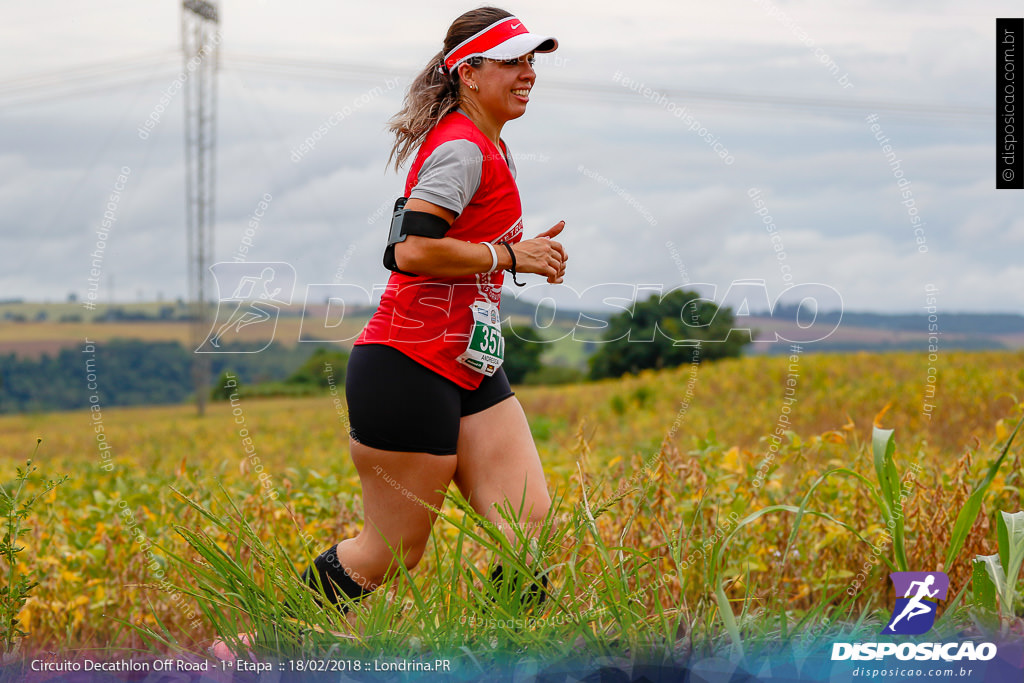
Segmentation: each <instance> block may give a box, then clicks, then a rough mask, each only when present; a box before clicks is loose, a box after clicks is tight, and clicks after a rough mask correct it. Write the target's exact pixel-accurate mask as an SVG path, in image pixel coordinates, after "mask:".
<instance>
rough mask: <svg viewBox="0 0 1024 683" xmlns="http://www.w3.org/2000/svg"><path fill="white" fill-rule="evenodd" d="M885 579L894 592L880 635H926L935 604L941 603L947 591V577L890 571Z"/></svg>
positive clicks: (933, 615) (929, 573)
mask: <svg viewBox="0 0 1024 683" xmlns="http://www.w3.org/2000/svg"><path fill="white" fill-rule="evenodd" d="M889 578H891V579H892V585H893V588H895V589H896V606H895V607H894V608H893V610H892V619H891V620H890V621H889V624H888V625H887V626H886V627H885V628H884V629H882V633H884V634H901V635H907V636H916V635H920V634H922V633H927V632H928V630H929V629H930V628H931V627H932V625H933V624H934V623H935V611H936V609H938V606H939V601H940V600H945V599H946V594H947V593H948V592H949V577H948V576H946V575H945V574H944V573H942V572H893V573H892V574H889ZM900 596H902V597H900Z"/></svg>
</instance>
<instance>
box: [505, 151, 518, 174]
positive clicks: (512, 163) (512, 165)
mask: <svg viewBox="0 0 1024 683" xmlns="http://www.w3.org/2000/svg"><path fill="white" fill-rule="evenodd" d="M505 156H506V158H507V160H508V170H509V171H511V172H512V180H515V179H516V161H515V159H513V158H512V150H511V149H509V148H508V143H507V142H506V143H505Z"/></svg>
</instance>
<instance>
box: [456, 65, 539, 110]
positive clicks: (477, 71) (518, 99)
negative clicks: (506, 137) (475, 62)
mask: <svg viewBox="0 0 1024 683" xmlns="http://www.w3.org/2000/svg"><path fill="white" fill-rule="evenodd" d="M459 74H460V77H461V78H462V88H463V91H462V92H463V97H464V98H465V99H466V100H468V101H469V102H472V105H473V106H475V107H476V108H477V109H479V111H480V112H481V113H482V114H483V115H485V116H486V117H487V118H488V119H490V120H491V121H493V122H495V123H497V124H498V125H499V126H500V125H501V124H503V123H505V122H506V121H511V120H512V119H517V118H519V117H520V116H522V115H523V114H525V113H526V104H527V103H528V102H529V101H530V90H531V89H532V88H533V84H534V82H535V81H536V80H537V72H535V71H534V70H533V53H532V52H530V53H529V54H526V55H523V56H522V57H520V58H519V59H509V60H493V59H484V60H483V62H482V63H481V64H480V65H479V66H471V65H469V64H466V65H465V66H462V67H460V69H459ZM469 86H476V89H475V90H474V89H472V88H471V87H469Z"/></svg>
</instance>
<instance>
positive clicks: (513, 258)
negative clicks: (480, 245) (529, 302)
mask: <svg viewBox="0 0 1024 683" xmlns="http://www.w3.org/2000/svg"><path fill="white" fill-rule="evenodd" d="M498 244H504V245H505V248H506V249H508V255H509V256H510V257H511V258H512V267H511V268H506V269H505V270H507V271H508V272H510V273H512V282H514V283H515V284H516V287H525V286H526V283H525V282H520V281H519V280H517V279H516V253H515V252H514V251H512V245H511V244H509V243H508V242H498Z"/></svg>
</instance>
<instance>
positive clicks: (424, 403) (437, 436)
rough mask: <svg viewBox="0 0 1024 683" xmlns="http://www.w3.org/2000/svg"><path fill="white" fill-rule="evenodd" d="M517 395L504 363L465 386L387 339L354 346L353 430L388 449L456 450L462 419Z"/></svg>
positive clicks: (348, 391)
mask: <svg viewBox="0 0 1024 683" xmlns="http://www.w3.org/2000/svg"><path fill="white" fill-rule="evenodd" d="M512 395H513V392H512V388H511V387H510V386H509V383H508V379H507V378H506V377H505V371H504V370H502V369H500V368H499V370H498V371H497V372H496V373H494V375H492V376H491V377H484V380H483V381H482V382H481V383H480V386H479V387H477V388H476V389H473V390H470V389H463V388H462V387H460V386H459V385H458V384H456V383H455V382H453V381H451V380H450V379H448V378H446V377H442V376H441V375H439V374H437V373H436V372H434V371H433V370H430V369H429V368H427V367H425V366H423V365H420V364H419V363H417V362H416V361H414V360H413V359H412V358H409V357H408V356H406V355H405V354H404V353H402V352H401V351H399V350H397V349H394V348H392V347H390V346H385V345H383V344H360V345H359V346H356V347H354V348H353V349H352V353H351V355H350V356H349V358H348V371H347V373H346V375H345V398H346V399H347V400H348V417H349V423H350V425H351V431H350V432H349V434H350V435H351V436H352V438H353V439H355V440H356V441H357V442H359V443H361V444H364V445H366V446H370V447H371V448H379V449H381V450H385V451H406V452H409V453H431V454H433V455H455V452H456V447H457V445H458V442H459V419H460V418H462V417H465V416H466V415H472V414H473V413H479V412H480V411H482V410H486V409H487V408H490V407H491V406H493V405H496V404H498V403H500V402H502V401H504V400H505V399H506V398H508V397H510V396H512Z"/></svg>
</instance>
